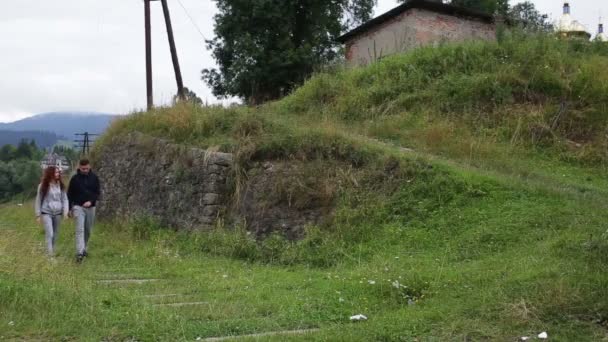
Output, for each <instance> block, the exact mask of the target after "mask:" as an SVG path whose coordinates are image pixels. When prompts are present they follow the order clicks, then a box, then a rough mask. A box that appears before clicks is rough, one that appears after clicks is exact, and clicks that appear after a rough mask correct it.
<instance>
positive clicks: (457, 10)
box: [338, 0, 494, 43]
mask: <svg viewBox="0 0 608 342" xmlns="http://www.w3.org/2000/svg"><path fill="white" fill-rule="evenodd" d="M413 8H421V9H426V10H429V11H433V12H437V13H442V14H448V15H453V16H459V17H465V18H471V19H474V20H478V21H483V22H487V23H493V22H494V17H493V16H492V15H489V14H487V13H482V12H477V11H474V10H470V9H467V8H462V7H457V6H452V5H447V4H443V3H441V2H436V1H430V0H408V1H406V2H405V3H403V4H401V5H399V6H397V7H395V8H393V9H392V10H390V11H388V12H386V13H384V14H381V15H379V16H377V17H375V18H374V19H371V20H370V21H367V22H365V23H364V24H362V25H361V26H359V27H357V28H355V29H353V30H352V31H350V32H347V33H345V34H343V35H342V36H340V37H338V41H339V42H341V43H345V42H346V41H348V40H349V39H351V38H353V37H355V36H357V35H359V34H361V33H363V32H365V31H368V30H370V29H372V28H373V27H375V26H378V25H381V24H383V23H385V22H386V21H388V20H391V19H393V18H395V17H397V16H399V15H401V14H402V13H403V12H406V11H408V10H410V9H413Z"/></svg>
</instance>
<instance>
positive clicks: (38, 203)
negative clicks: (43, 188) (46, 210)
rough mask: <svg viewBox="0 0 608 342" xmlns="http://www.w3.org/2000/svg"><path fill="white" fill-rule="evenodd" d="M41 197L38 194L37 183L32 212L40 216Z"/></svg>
mask: <svg viewBox="0 0 608 342" xmlns="http://www.w3.org/2000/svg"><path fill="white" fill-rule="evenodd" d="M41 202H42V198H41V196H40V184H38V191H36V201H35V202H34V213H35V214H36V217H40V214H41V212H40V211H41V210H42V208H41V205H42V203H41Z"/></svg>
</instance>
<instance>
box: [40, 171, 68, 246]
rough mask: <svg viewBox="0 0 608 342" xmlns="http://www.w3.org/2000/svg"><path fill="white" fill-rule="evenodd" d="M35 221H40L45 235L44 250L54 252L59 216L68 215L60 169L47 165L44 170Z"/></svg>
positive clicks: (66, 197)
mask: <svg viewBox="0 0 608 342" xmlns="http://www.w3.org/2000/svg"><path fill="white" fill-rule="evenodd" d="M35 210H36V221H38V223H42V225H43V226H44V232H45V235H46V250H47V253H48V254H49V256H51V257H52V256H53V255H54V253H55V242H56V241H57V235H58V234H59V224H60V223H61V217H62V216H63V218H67V217H68V210H69V204H68V196H67V194H66V189H65V186H64V185H63V182H62V180H61V170H60V169H59V168H57V167H55V166H49V167H47V168H46V170H44V175H43V176H42V181H41V182H40V185H38V194H37V195H36V204H35Z"/></svg>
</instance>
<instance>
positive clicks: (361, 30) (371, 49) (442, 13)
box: [338, 0, 496, 66]
mask: <svg viewBox="0 0 608 342" xmlns="http://www.w3.org/2000/svg"><path fill="white" fill-rule="evenodd" d="M470 39H484V40H495V39H496V25H495V22H494V18H493V17H492V16H491V15H488V14H483V13H479V12H475V11H471V10H468V9H464V8H459V7H455V6H451V5H447V4H443V3H441V2H437V1H430V0H409V1H407V2H405V3H403V4H402V5H400V6H397V7H395V8H393V9H392V10H390V11H388V12H386V13H384V14H382V15H380V16H378V17H376V18H374V19H372V20H370V21H368V22H366V23H364V24H363V25H361V26H359V27H357V28H355V29H354V30H352V31H350V32H348V33H346V34H344V35H342V36H341V37H339V38H338V40H339V41H340V42H341V43H343V44H345V45H346V60H347V63H348V65H350V66H359V65H366V64H369V63H372V62H374V61H376V60H378V59H381V58H383V57H385V56H388V55H392V54H395V53H401V52H407V51H410V50H412V49H415V48H417V47H420V46H425V45H436V44H440V43H442V42H458V41H465V40H470Z"/></svg>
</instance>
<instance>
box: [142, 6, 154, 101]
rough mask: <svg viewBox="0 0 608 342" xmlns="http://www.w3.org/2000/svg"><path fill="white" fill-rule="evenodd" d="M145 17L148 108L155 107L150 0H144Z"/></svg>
mask: <svg viewBox="0 0 608 342" xmlns="http://www.w3.org/2000/svg"><path fill="white" fill-rule="evenodd" d="M144 17H145V26H146V94H147V104H148V110H151V109H152V108H153V107H154V98H153V96H152V32H151V25H150V0H144Z"/></svg>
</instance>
